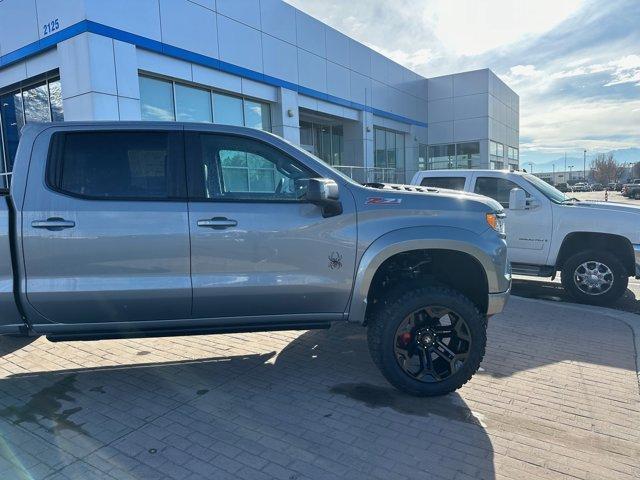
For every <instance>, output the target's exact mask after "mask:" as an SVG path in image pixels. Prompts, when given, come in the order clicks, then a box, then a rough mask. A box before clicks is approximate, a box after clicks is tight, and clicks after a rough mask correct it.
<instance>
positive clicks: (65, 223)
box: [31, 217, 76, 230]
mask: <svg viewBox="0 0 640 480" xmlns="http://www.w3.org/2000/svg"><path fill="white" fill-rule="evenodd" d="M31 226H32V227H33V228H46V229H47V230H63V229H65V228H73V227H75V226H76V222H72V221H71V220H65V219H64V218H58V217H51V218H47V219H46V220H34V221H33V222H31Z"/></svg>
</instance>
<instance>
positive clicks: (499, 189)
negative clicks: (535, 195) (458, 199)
mask: <svg viewBox="0 0 640 480" xmlns="http://www.w3.org/2000/svg"><path fill="white" fill-rule="evenodd" d="M500 168H502V166H498V165H496V169H500ZM513 188H522V187H520V186H519V185H517V184H516V183H514V182H512V181H511V180H506V179H504V178H498V177H478V179H477V180H476V186H475V189H474V192H475V193H479V194H480V195H484V196H486V197H490V198H493V199H494V200H496V201H497V202H500V203H501V204H502V206H503V207H505V208H509V194H510V193H511V190H512V189H513ZM525 193H526V195H527V197H528V196H530V195H529V193H528V192H527V191H526V190H525Z"/></svg>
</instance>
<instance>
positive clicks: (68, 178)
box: [46, 130, 186, 200]
mask: <svg viewBox="0 0 640 480" xmlns="http://www.w3.org/2000/svg"><path fill="white" fill-rule="evenodd" d="M182 152H183V147H182V134H181V133H180V132H176V131H146V130H145V131H129V130H116V131H98V132H96V131H86V132H84V131H76V132H58V133H55V134H54V135H53V137H52V140H51V146H50V150H49V159H48V163H47V179H46V180H47V185H48V186H49V188H51V189H53V190H55V191H57V192H60V193H63V194H66V195H70V196H75V197H80V198H85V199H96V200H99V199H101V200H174V199H180V198H184V197H186V178H185V172H184V170H185V167H184V158H183V154H182Z"/></svg>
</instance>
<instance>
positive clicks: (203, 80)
mask: <svg viewBox="0 0 640 480" xmlns="http://www.w3.org/2000/svg"><path fill="white" fill-rule="evenodd" d="M192 71H193V81H194V82H196V83H200V84H202V85H207V86H209V87H213V88H217V89H220V90H228V91H230V92H241V91H242V79H241V78H240V77H237V76H235V75H231V74H229V73H226V72H221V71H219V70H214V69H213V68H207V67H203V66H200V65H193V67H192Z"/></svg>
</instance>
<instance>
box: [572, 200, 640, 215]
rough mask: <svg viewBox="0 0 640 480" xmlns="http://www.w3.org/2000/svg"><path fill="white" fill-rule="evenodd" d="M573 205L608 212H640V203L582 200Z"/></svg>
mask: <svg viewBox="0 0 640 480" xmlns="http://www.w3.org/2000/svg"><path fill="white" fill-rule="evenodd" d="M573 206H574V207H579V208H592V209H594V210H603V211H608V212H622V213H640V205H629V204H628V203H616V202H592V201H580V202H575V203H573Z"/></svg>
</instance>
